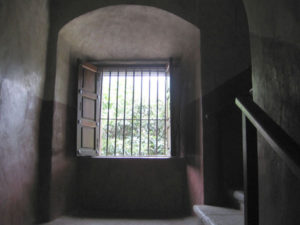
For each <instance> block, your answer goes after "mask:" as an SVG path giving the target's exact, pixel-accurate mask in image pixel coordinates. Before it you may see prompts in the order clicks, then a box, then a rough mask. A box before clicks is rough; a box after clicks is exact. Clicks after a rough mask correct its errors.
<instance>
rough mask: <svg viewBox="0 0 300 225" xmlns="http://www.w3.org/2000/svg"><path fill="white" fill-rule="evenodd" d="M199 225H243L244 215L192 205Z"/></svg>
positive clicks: (220, 208)
mask: <svg viewBox="0 0 300 225" xmlns="http://www.w3.org/2000/svg"><path fill="white" fill-rule="evenodd" d="M193 209H194V212H195V214H196V215H197V216H198V217H199V218H200V221H201V225H244V214H243V212H242V211H240V210H236V209H228V208H223V207H216V206H209V205H194V207H193Z"/></svg>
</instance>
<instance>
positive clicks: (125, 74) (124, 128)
mask: <svg viewBox="0 0 300 225" xmlns="http://www.w3.org/2000/svg"><path fill="white" fill-rule="evenodd" d="M126 89H127V69H125V88H124V116H123V145H122V149H123V155H124V152H125V151H124V146H125V145H124V142H125V116H126Z"/></svg>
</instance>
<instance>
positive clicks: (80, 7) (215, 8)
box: [45, 0, 250, 204]
mask: <svg viewBox="0 0 300 225" xmlns="http://www.w3.org/2000/svg"><path fill="white" fill-rule="evenodd" d="M118 4H128V2H127V1H120V0H119V1H101V2H99V1H94V0H89V1H88V2H86V1H84V2H83V1H76V2H72V1H69V0H64V1H53V2H52V4H51V21H52V29H51V34H50V36H51V37H53V38H52V39H51V40H52V43H51V44H50V45H51V46H52V47H51V48H50V49H52V50H51V52H50V53H49V54H50V55H51V56H52V57H50V58H49V65H50V66H49V67H48V72H49V76H48V79H49V84H50V86H49V89H48V90H49V91H48V93H46V96H45V97H46V98H47V99H53V98H57V100H58V101H61V102H66V101H67V102H68V103H70V104H71V105H72V102H75V101H74V100H70V99H72V95H70V94H68V93H75V92H74V89H73V90H72V88H70V90H69V91H68V93H66V92H64V90H63V87H64V82H69V84H71V85H72V83H73V82H74V79H71V76H69V78H68V77H61V78H60V76H61V75H59V74H68V72H69V74H72V72H70V71H71V70H70V69H68V68H67V67H66V66H62V64H64V65H67V64H66V62H68V61H70V62H71V64H72V65H75V64H76V57H74V54H69V53H68V51H69V50H68V49H67V48H71V47H72V46H68V44H61V43H63V42H64V43H68V40H67V39H65V40H63V38H61V35H60V37H59V43H58V46H64V47H65V48H66V51H65V49H63V48H62V49H61V47H59V48H58V50H57V51H58V52H57V53H58V54H57V57H58V58H55V55H56V51H55V49H56V38H57V37H58V32H59V30H60V29H61V28H62V27H63V26H64V25H65V24H66V23H67V22H69V21H71V20H72V19H74V18H76V17H78V16H81V15H83V17H84V16H86V15H85V13H87V12H89V11H93V10H95V9H98V8H100V9H99V11H101V10H102V9H101V7H104V6H109V5H118ZM130 4H139V5H147V6H153V7H157V8H160V9H164V10H166V11H168V12H171V13H174V14H175V15H178V16H180V17H182V18H183V19H186V20H187V21H189V22H191V23H193V24H194V25H196V26H198V27H199V28H200V30H201V60H200V61H197V60H196V61H197V62H198V63H199V64H201V74H202V75H201V76H202V79H200V77H199V76H195V77H194V78H193V79H188V82H187V81H185V82H184V83H183V82H182V86H183V87H182V88H183V93H182V95H180V96H181V98H183V99H185V100H186V102H181V103H180V104H181V107H182V109H183V111H186V112H183V114H187V115H189V114H190V115H194V116H195V117H193V118H191V120H195V121H199V123H201V120H202V118H201V114H198V115H196V114H195V113H196V112H201V109H197V106H198V107H199V106H201V105H202V102H201V99H200V94H201V93H200V90H201V88H200V87H199V85H202V90H201V91H202V92H203V94H204V95H206V94H209V93H214V90H215V89H216V88H217V87H219V86H222V84H223V83H224V82H226V81H227V80H228V79H231V78H234V77H235V76H236V75H237V74H239V73H240V72H241V71H244V70H245V69H246V68H248V67H249V64H250V57H249V36H248V26H247V21H246V16H245V12H244V9H243V5H242V4H241V2H240V1H226V2H224V1H219V0H216V1H206V0H202V1H188V2H184V4H183V2H181V1H168V0H164V1H159V2H156V1H154V2H153V1H138V2H137V1H131V2H130ZM135 7H140V6H135ZM117 8H118V7H117ZM117 8H116V9H117ZM127 10H129V11H130V9H127ZM97 11H98V10H97ZM143 12H144V13H146V15H151V10H150V11H149V10H148V11H147V10H146V11H143ZM93 13H94V15H96V11H94V12H92V14H93ZM112 13H116V12H114V10H112V11H111V12H110V13H108V14H105V15H107V16H109V15H112ZM120 13H121V12H120ZM123 13H124V12H123ZM161 13H163V14H167V13H166V12H161ZM139 14H140V13H139ZM121 17H122V13H121ZM140 17H141V16H139V21H138V20H135V19H133V16H132V15H128V14H125V15H123V17H122V18H124V19H126V20H129V21H130V22H131V23H132V24H133V25H134V24H139V23H140V22H144V19H141V18H140ZM158 18H161V17H159V15H158ZM74 21H76V19H75V20H73V21H71V23H73V22H74ZM113 21H114V22H118V23H117V25H114V26H113V27H114V28H116V29H115V30H111V31H109V32H108V33H110V34H115V33H116V31H124V30H125V29H124V26H120V24H122V23H123V21H118V19H114V20H113ZM149 21H153V22H152V25H155V24H158V23H159V25H160V24H162V25H164V22H163V21H161V20H160V21H159V22H158V20H157V18H156V17H154V18H152V17H151V18H150V19H149ZM90 22H91V21H90ZM101 24H104V25H103V28H104V27H105V28H107V27H106V26H105V25H108V24H109V20H104V19H103V20H102V21H101ZM140 24H141V23H140ZM150 25H151V23H150ZM95 27H96V26H95ZM125 27H126V28H127V27H128V26H125ZM129 27H130V26H129ZM145 27H146V28H147V27H148V25H145ZM155 29H157V30H158V31H159V29H160V28H159V27H155ZM181 29H182V28H180V29H179V31H180V30H181ZM81 31H87V28H85V27H83V28H82V29H81ZM81 33H84V32H81ZM81 33H80V34H81ZM125 33H126V32H125ZM89 34H90V31H89ZM102 35H103V34H102ZM90 36H91V37H92V38H93V39H95V37H93V35H90ZM141 36H142V37H145V36H143V35H141ZM148 36H149V37H148ZM148 36H147V37H146V38H145V40H148V41H149V40H150V41H151V40H152V41H153V40H157V39H153V38H151V37H152V36H151V35H148ZM79 37H80V38H79V39H81V40H84V39H83V37H82V36H79ZM116 40H118V37H114V38H113V39H112V40H110V42H109V43H113V44H114V46H119V45H118V44H116V42H114V41H116ZM172 40H176V35H175V37H173V38H172ZM126 43H129V44H132V41H130V40H128V42H126ZM177 43H181V42H175V44H177ZM134 44H140V45H141V44H142V42H137V43H134ZM99 45H100V44H99ZM80 46H82V48H83V47H88V46H89V44H88V42H87V43H86V45H85V43H83V42H82V41H81V44H80ZM100 46H101V45H100ZM154 46H155V48H153V49H149V51H150V52H153V50H155V49H157V47H158V46H159V47H163V48H165V49H168V46H169V45H168V44H164V43H161V42H158V43H156V44H155V45H154ZM102 47H103V46H102ZM89 48H90V47H89ZM95 49H96V48H95ZM143 49H145V48H143ZM125 50H126V49H125ZM60 51H64V53H62V54H61V53H60ZM81 51H82V49H81ZM122 51H124V49H122ZM124 52H126V51H124ZM127 52H128V50H127ZM190 52H192V51H190ZM103 53H104V54H107V52H106V51H103ZM116 53H117V54H116ZM133 53H135V54H136V55H135V56H139V52H135V51H134V52H133ZM76 54H77V55H78V56H82V55H81V54H80V53H79V52H77V53H76ZM95 54H102V52H101V51H99V52H96V53H95ZM118 54H120V52H119V53H118V52H116V51H112V52H110V54H107V57H111V56H114V57H116V56H117V55H118ZM199 54H200V53H199ZM60 55H61V56H62V55H64V57H65V58H59V57H60ZM72 55H73V56H72ZM186 55H187V56H186V58H189V59H191V58H196V59H197V57H198V56H193V55H191V54H190V53H188V54H186ZM121 56H122V54H121ZM123 56H124V54H123ZM146 56H147V54H145V57H146ZM85 57H86V58H87V59H89V58H91V57H88V56H87V55H85ZM132 57H133V56H132ZM83 58H84V57H83ZM61 59H63V60H61ZM62 62H64V63H62ZM194 62H195V60H189V61H186V62H184V63H185V66H184V68H181V70H182V73H183V74H191V73H195V74H198V73H199V72H200V71H199V68H200V67H199V65H197V64H195V63H194ZM55 65H56V66H55ZM194 65H196V68H195V67H193V66H194ZM58 66H62V67H61V69H59V67H58ZM55 67H56V75H54V73H55V72H54V71H53V68H55ZM73 71H75V70H74V69H73ZM191 71H193V72H191ZM194 71H197V72H194ZM198 71H199V72H198ZM55 77H56V82H53V80H54V79H55ZM60 79H61V80H62V82H60ZM246 82H247V81H246ZM54 83H55V88H54V85H52V84H54ZM178 85H179V86H180V83H179V82H178ZM225 90H227V91H228V90H230V87H229V88H228V89H225ZM247 91H248V90H247ZM54 93H55V94H54ZM223 94H224V93H220V96H222V95H223ZM207 100H208V102H210V99H209V98H207ZM218 101H223V98H221V97H218ZM188 105H189V107H188ZM203 109H204V110H206V109H205V108H203ZM210 109H211V108H210ZM189 110H192V111H193V112H189ZM216 110H217V109H213V110H211V111H209V113H206V114H209V118H212V120H209V122H208V123H206V126H204V128H203V129H204V132H206V136H207V137H209V138H208V139H207V141H204V142H203V144H204V145H205V149H207V150H206V152H207V154H206V155H205V156H204V158H205V157H206V159H205V160H206V164H204V166H205V165H207V166H208V167H207V168H206V171H207V174H206V175H205V176H207V180H206V183H205V188H204V189H205V191H206V201H207V202H208V203H215V204H216V202H218V199H219V196H220V194H216V193H221V192H222V190H220V189H219V187H220V185H219V180H220V176H221V175H220V174H218V172H216V170H215V168H216V167H217V164H218V160H216V159H217V158H219V157H220V152H219V150H218V148H219V144H218V143H219V142H220V139H219V135H217V134H218V132H221V131H220V129H219V125H218V122H216V123H215V125H216V126H215V128H216V129H210V127H211V126H212V121H214V120H215V121H218V120H219V119H220V115H218V116H217V117H215V115H214V114H215V111H216ZM199 116H200V118H198V117H199ZM176 117H177V118H178V119H176V122H177V123H178V124H177V125H176V126H178V127H180V128H179V130H181V129H182V126H181V125H182V124H183V123H185V122H184V121H183V120H182V119H181V118H182V115H181V114H178V115H177V116H176ZM238 117H239V116H238ZM179 118H180V119H179ZM236 119H238V120H239V118H236ZM197 127H198V126H196V128H197ZM223 130H224V129H223ZM195 132H196V135H195V137H196V138H197V140H198V142H200V143H195V146H196V147H197V149H184V147H185V145H181V144H180V143H179V146H180V150H182V149H183V150H182V151H183V152H185V151H189V152H190V155H193V154H195V157H194V159H193V160H192V161H190V162H191V163H192V166H191V168H190V169H189V170H188V171H189V173H190V175H191V177H192V176H193V175H192V174H198V171H199V162H200V161H201V160H203V157H202V158H200V159H199V157H201V145H202V142H201V137H202V133H201V129H198V128H197V129H196V130H195ZM190 133H194V132H193V130H191V131H190V132H187V133H185V134H184V135H189V134H190ZM228 133H230V131H229V132H228V131H227V134H228ZM178 134H180V132H179V133H178ZM228 136H230V135H228ZM233 137H236V136H233ZM182 138H184V137H183V136H178V138H176V139H177V140H180V139H182ZM231 138H232V137H231ZM232 139H234V138H232ZM214 143H216V144H214ZM228 149H231V148H230V147H229V148H228ZM194 152H196V153H194ZM191 158H192V157H190V159H191ZM237 160H239V159H237ZM195 163H196V164H197V165H196V166H195ZM200 165H201V166H203V163H202V164H200ZM209 165H212V166H209ZM193 170H198V171H194V172H192V171H193ZM201 171H202V169H201ZM212 171H213V172H212ZM211 172H212V173H211ZM200 174H202V172H201V173H200ZM194 177H195V176H194ZM201 179H202V178H200V179H198V181H194V182H195V184H194V185H192V186H191V188H192V187H193V188H192V189H193V190H194V189H196V187H198V186H199V182H200V183H201ZM193 192H195V193H197V191H196V190H194V191H193ZM199 193H200V191H199V192H198V196H197V197H195V199H197V201H199V199H201V197H199ZM202 200H203V199H202ZM202 200H201V201H202ZM198 203H199V202H198Z"/></svg>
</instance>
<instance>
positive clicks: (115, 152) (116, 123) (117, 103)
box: [114, 69, 119, 155]
mask: <svg viewBox="0 0 300 225" xmlns="http://www.w3.org/2000/svg"><path fill="white" fill-rule="evenodd" d="M118 106H119V69H118V72H117V95H116V118H118ZM117 125H118V120H116V122H115V149H114V155H116V154H117V130H118V126H117Z"/></svg>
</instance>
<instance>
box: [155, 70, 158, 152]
mask: <svg viewBox="0 0 300 225" xmlns="http://www.w3.org/2000/svg"><path fill="white" fill-rule="evenodd" d="M158 85H159V80H158V71H156V135H155V136H156V140H155V154H157V149H158V88H159V86H158Z"/></svg>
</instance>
